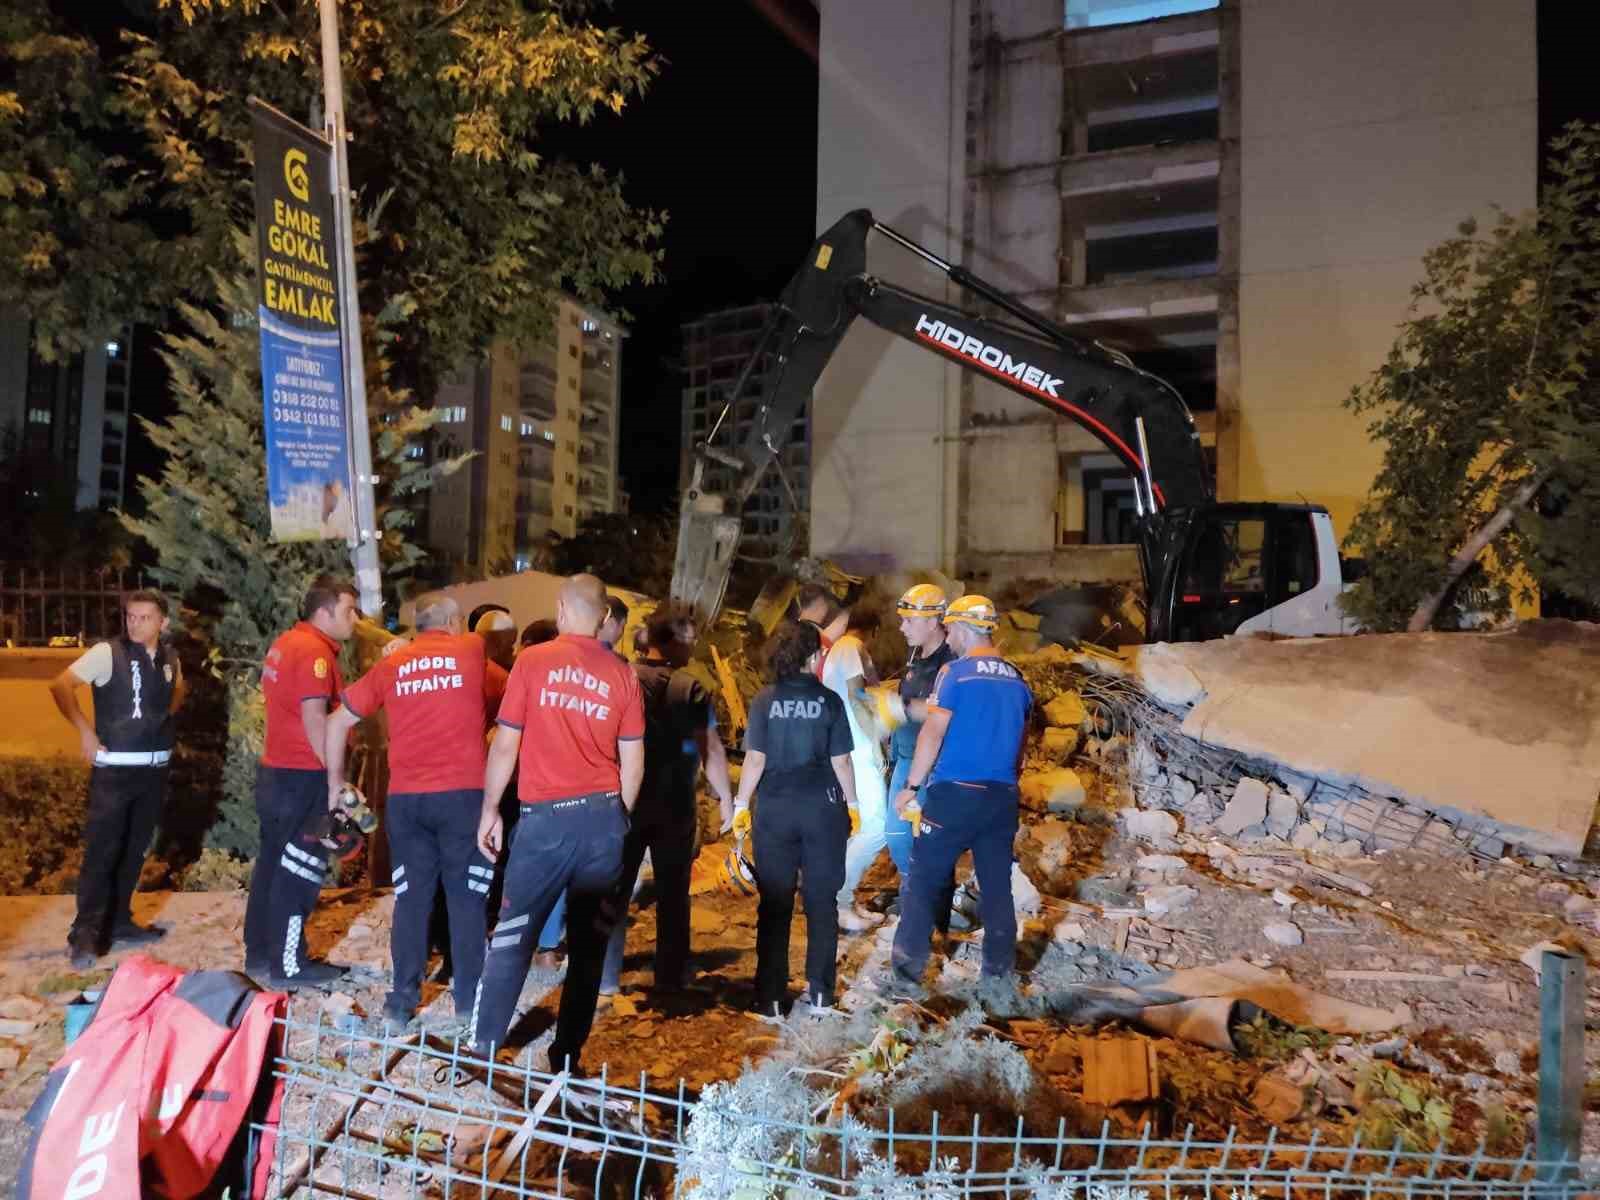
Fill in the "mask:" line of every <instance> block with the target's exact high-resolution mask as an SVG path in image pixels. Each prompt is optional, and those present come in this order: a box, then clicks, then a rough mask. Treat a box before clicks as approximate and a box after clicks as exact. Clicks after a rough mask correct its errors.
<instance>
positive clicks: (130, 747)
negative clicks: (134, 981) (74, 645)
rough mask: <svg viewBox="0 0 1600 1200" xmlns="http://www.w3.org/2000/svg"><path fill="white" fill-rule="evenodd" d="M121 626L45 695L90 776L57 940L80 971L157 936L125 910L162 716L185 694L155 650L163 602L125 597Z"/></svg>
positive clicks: (155, 811)
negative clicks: (70, 908)
mask: <svg viewBox="0 0 1600 1200" xmlns="http://www.w3.org/2000/svg"><path fill="white" fill-rule="evenodd" d="M122 616H123V628H124V632H123V635H122V636H121V637H117V638H112V639H111V640H109V641H105V642H100V643H99V644H97V645H95V646H92V647H91V648H90V649H89V650H88V651H86V652H85V653H84V654H82V655H81V656H79V658H78V659H77V660H76V661H75V662H74V663H73V664H72V665H71V666H70V667H68V668H67V669H66V670H65V671H63V672H61V674H60V675H58V676H57V677H56V678H55V680H54V681H53V682H52V683H51V685H50V694H51V696H52V697H53V698H54V699H55V702H56V707H57V708H58V709H60V710H61V715H62V716H63V717H65V718H66V719H67V720H69V721H71V722H72V724H73V725H74V726H75V727H76V728H77V730H78V736H79V739H80V740H81V742H82V746H83V757H84V759H85V761H87V762H88V763H89V765H90V767H91V768H92V770H91V771H90V773H89V811H88V814H87V816H86V818H85V820H84V828H83V835H84V847H83V868H82V870H80V871H79V872H78V911H77V916H76V917H75V918H74V920H73V922H72V930H71V932H70V933H68V935H67V952H68V955H69V957H70V958H71V960H72V966H73V968H74V969H75V970H80V971H81V970H85V969H87V968H89V967H92V966H93V965H94V961H95V959H96V958H97V957H98V956H99V955H101V954H103V953H105V952H106V950H107V949H108V948H110V947H111V945H112V944H115V945H116V946H117V947H119V948H123V947H132V946H143V945H148V944H149V943H151V942H154V941H156V940H158V939H159V938H161V937H163V936H165V933H166V931H165V930H162V929H154V928H146V927H144V926H141V925H136V924H134V921H133V911H132V909H131V907H130V905H131V903H132V898H133V893H134V890H135V889H136V888H137V887H138V884H139V872H140V870H141V869H142V868H143V866H144V855H145V851H146V850H148V849H149V847H150V838H151V836H152V835H153V834H154V833H155V829H156V823H157V821H159V820H160V817H161V809H162V806H163V805H164V804H165V802H166V795H167V770H168V763H169V762H170V761H171V759H172V749H173V746H174V744H175V736H176V735H175V734H174V731H173V722H172V714H173V712H174V711H175V710H176V709H177V707H178V706H179V705H180V704H182V703H183V695H184V688H185V685H184V681H183V671H182V668H180V667H179V665H178V656H177V655H176V654H174V653H173V652H172V649H171V648H170V647H169V646H166V645H163V644H162V640H161V639H162V635H163V634H165V633H166V632H167V627H168V623H169V622H168V616H167V598H166V597H165V596H163V595H162V594H161V593H160V592H157V591H149V590H143V591H137V592H132V593H130V594H129V595H128V596H127V598H126V599H125V600H124V601H123V605H122ZM80 684H87V685H89V686H90V687H92V688H93V689H94V722H93V723H92V724H91V723H90V721H89V719H88V718H87V717H85V716H84V715H83V710H82V709H80V708H79V707H78V701H77V697H76V695H75V694H74V689H75V688H76V687H77V686H78V685H80Z"/></svg>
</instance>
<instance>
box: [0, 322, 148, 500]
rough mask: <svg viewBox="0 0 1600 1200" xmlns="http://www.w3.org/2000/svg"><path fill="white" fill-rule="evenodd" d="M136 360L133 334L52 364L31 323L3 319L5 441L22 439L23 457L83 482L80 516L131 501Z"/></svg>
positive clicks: (0, 370)
mask: <svg viewBox="0 0 1600 1200" xmlns="http://www.w3.org/2000/svg"><path fill="white" fill-rule="evenodd" d="M132 359H133V328H132V326H127V327H124V328H122V329H116V330H112V331H110V332H108V333H107V334H106V335H105V336H104V337H101V338H96V339H94V340H93V341H92V342H91V343H90V344H89V346H88V347H87V348H86V349H84V350H83V351H81V352H79V353H77V354H73V355H71V356H69V357H67V358H65V359H63V360H61V361H58V362H47V361H45V360H44V359H43V358H42V357H40V355H39V354H38V352H37V350H36V349H35V347H34V344H33V337H32V331H31V328H30V323H29V321H28V320H27V318H26V317H24V316H22V315H21V314H17V313H9V314H8V313H0V434H4V435H5V436H7V437H8V438H15V450H16V452H17V453H19V454H22V455H25V456H30V457H33V456H37V457H41V458H49V459H50V460H51V461H52V462H54V463H56V464H58V465H59V467H60V469H61V472H62V474H63V475H67V476H70V477H72V478H74V479H76V481H77V482H76V488H75V491H74V496H75V502H76V506H77V507H78V509H80V510H84V509H92V508H102V509H112V508H119V507H121V506H122V504H123V502H124V501H125V500H126V498H127V494H128V484H129V482H130V481H129V478H128V432H129V423H130V420H131V417H130V405H131V403H132V396H133V379H132V369H133V368H132ZM0 452H10V448H9V447H7V448H6V450H5V451H0Z"/></svg>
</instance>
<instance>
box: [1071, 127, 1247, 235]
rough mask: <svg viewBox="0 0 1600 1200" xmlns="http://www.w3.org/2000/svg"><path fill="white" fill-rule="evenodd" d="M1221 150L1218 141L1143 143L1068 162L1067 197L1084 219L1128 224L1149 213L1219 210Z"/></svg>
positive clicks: (1073, 210) (1081, 155)
mask: <svg viewBox="0 0 1600 1200" xmlns="http://www.w3.org/2000/svg"><path fill="white" fill-rule="evenodd" d="M1220 164H1221V149H1220V147H1219V145H1218V143H1217V141H1216V140H1215V138H1212V139H1210V140H1205V141H1196V142H1185V143H1182V144H1178V145H1163V146H1152V145H1141V146H1134V147H1131V148H1127V149H1118V150H1105V151H1099V152H1096V153H1087V154H1079V155H1076V156H1074V157H1072V158H1068V159H1064V160H1063V161H1062V163H1061V168H1060V174H1059V176H1058V181H1059V183H1060V186H1061V199H1062V201H1063V203H1064V204H1066V205H1068V206H1070V211H1071V212H1072V214H1073V215H1074V216H1077V217H1080V218H1081V219H1084V220H1127V219H1128V218H1129V215H1130V209H1131V210H1132V212H1134V213H1138V214H1146V213H1155V212H1161V211H1179V212H1181V211H1188V210H1192V209H1197V208H1215V207H1216V203H1217V174H1218V171H1219V168H1220Z"/></svg>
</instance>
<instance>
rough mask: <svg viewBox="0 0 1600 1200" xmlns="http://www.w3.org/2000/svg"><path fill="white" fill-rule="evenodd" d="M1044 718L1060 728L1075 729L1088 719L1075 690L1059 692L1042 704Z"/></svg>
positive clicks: (1087, 714) (1086, 711) (1087, 713)
mask: <svg viewBox="0 0 1600 1200" xmlns="http://www.w3.org/2000/svg"><path fill="white" fill-rule="evenodd" d="M1044 719H1045V720H1046V721H1048V722H1049V723H1050V724H1051V725H1053V726H1056V727H1057V728H1062V729H1076V728H1078V727H1079V726H1080V725H1082V724H1083V723H1084V722H1085V721H1087V720H1088V719H1089V712H1088V710H1087V709H1086V708H1084V707H1083V701H1082V700H1081V699H1080V698H1079V697H1078V693H1077V692H1059V693H1057V695H1056V697H1055V699H1053V700H1051V701H1050V703H1048V704H1046V705H1045V706H1044Z"/></svg>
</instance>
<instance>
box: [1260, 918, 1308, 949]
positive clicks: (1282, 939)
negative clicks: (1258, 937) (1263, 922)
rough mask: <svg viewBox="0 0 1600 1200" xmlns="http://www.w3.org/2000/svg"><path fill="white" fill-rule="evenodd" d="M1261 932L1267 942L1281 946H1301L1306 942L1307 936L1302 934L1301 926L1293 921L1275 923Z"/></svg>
mask: <svg viewBox="0 0 1600 1200" xmlns="http://www.w3.org/2000/svg"><path fill="white" fill-rule="evenodd" d="M1261 932H1262V934H1264V935H1265V936H1266V939H1267V941H1269V942H1273V943H1275V944H1276V945H1279V946H1299V945H1301V944H1303V943H1304V942H1305V940H1306V935H1305V934H1303V933H1301V932H1300V926H1298V925H1296V924H1295V923H1294V922H1293V921H1274V922H1272V923H1271V924H1270V925H1268V926H1266V927H1265V928H1264V929H1262V931H1261Z"/></svg>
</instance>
